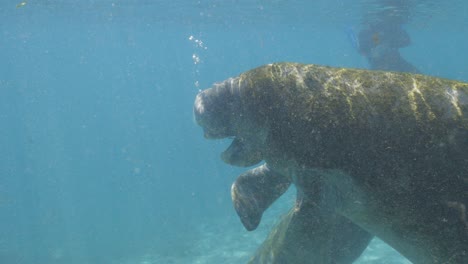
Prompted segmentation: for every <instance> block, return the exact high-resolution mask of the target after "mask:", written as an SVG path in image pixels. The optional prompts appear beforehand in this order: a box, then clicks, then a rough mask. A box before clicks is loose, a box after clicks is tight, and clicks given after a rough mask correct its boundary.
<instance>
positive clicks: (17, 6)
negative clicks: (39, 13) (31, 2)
mask: <svg viewBox="0 0 468 264" xmlns="http://www.w3.org/2000/svg"><path fill="white" fill-rule="evenodd" d="M27 3H28V2H26V1H23V2H20V3H18V4H17V5H16V8H20V7H23V6H25V5H26V4H27Z"/></svg>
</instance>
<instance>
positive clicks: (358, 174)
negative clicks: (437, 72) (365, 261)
mask: <svg viewBox="0 0 468 264" xmlns="http://www.w3.org/2000/svg"><path fill="white" fill-rule="evenodd" d="M194 114H195V118H196V121H197V123H198V124H199V125H200V126H202V127H203V129H204V132H205V137H206V138H209V139H216V138H227V137H234V140H233V143H232V144H231V146H230V147H229V148H228V149H227V150H226V151H225V152H223V154H222V159H223V160H224V161H225V162H226V163H228V164H232V165H235V166H252V165H255V164H257V163H259V162H261V161H262V160H264V161H265V165H263V166H261V167H258V168H256V169H254V170H251V171H249V172H247V173H246V174H244V175H241V176H240V177H239V179H238V180H237V181H236V182H235V183H234V184H233V187H232V198H233V202H234V206H235V209H236V211H237V212H238V214H239V216H240V218H241V221H242V223H243V224H244V226H245V227H246V228H247V229H248V230H253V229H255V228H256V227H257V225H258V224H259V222H260V219H261V215H262V213H263V211H264V210H265V209H266V208H268V206H270V205H271V204H272V203H273V202H274V201H275V200H276V199H277V198H278V197H279V196H281V195H282V194H283V193H284V191H285V190H286V189H287V188H288V186H289V184H291V183H293V184H295V186H296V188H297V190H298V193H297V202H296V205H295V207H294V208H293V209H292V211H291V212H290V213H289V214H288V215H287V216H286V217H285V218H283V220H282V221H281V222H280V224H279V225H278V226H277V227H276V228H275V230H274V231H273V232H272V233H271V234H270V236H269V238H268V239H267V240H266V241H265V243H264V244H263V245H262V248H261V249H260V250H259V252H257V255H256V256H254V258H253V259H252V260H251V261H252V263H352V261H354V259H355V258H356V257H357V256H359V254H360V253H361V252H362V250H363V249H364V248H365V246H366V245H367V243H368V242H369V239H370V238H371V235H369V233H370V234H372V235H376V236H378V237H379V238H380V239H382V240H383V241H385V242H386V243H387V244H389V245H391V246H392V247H393V248H395V249H396V250H397V251H399V252H400V253H401V254H402V255H403V256H405V257H406V258H408V259H409V260H410V261H412V262H413V263H415V264H431V263H434V264H436V263H447V264H459V263H468V222H467V214H466V206H467V205H468V84H466V83H460V82H455V81H450V80H444V79H439V78H434V77H428V76H422V75H411V74H403V73H401V74H400V73H386V72H378V71H375V72H374V71H365V70H353V69H339V68H331V67H321V66H316V65H302V64H294V63H280V64H272V65H266V66H263V67H259V68H257V69H254V70H251V71H248V72H246V73H244V74H241V75H240V76H239V77H237V78H233V79H229V80H226V81H225V82H223V83H221V84H217V85H215V86H214V87H213V88H211V89H207V90H205V91H203V92H201V93H199V94H198V95H197V97H196V100H195V106H194ZM364 230H365V231H364ZM342 249H345V250H344V251H343V250H342Z"/></svg>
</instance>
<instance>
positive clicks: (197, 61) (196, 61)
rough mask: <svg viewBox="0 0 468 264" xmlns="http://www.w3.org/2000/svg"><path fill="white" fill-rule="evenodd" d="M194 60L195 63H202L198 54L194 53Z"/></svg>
mask: <svg viewBox="0 0 468 264" xmlns="http://www.w3.org/2000/svg"><path fill="white" fill-rule="evenodd" d="M192 60H193V64H199V63H200V61H201V60H200V57H199V56H198V55H197V54H195V53H194V54H192Z"/></svg>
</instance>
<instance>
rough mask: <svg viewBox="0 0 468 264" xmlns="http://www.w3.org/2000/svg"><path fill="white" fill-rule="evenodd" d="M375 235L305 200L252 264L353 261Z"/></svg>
mask: <svg viewBox="0 0 468 264" xmlns="http://www.w3.org/2000/svg"><path fill="white" fill-rule="evenodd" d="M372 237H373V236H372V235H371V234H369V233H368V232H367V231H365V230H364V229H362V228H361V227H359V226H357V225H355V224H354V223H352V222H351V221H350V220H348V219H347V218H345V217H343V216H341V215H339V214H336V213H334V212H332V211H330V210H328V209H324V208H320V207H319V206H317V205H316V204H315V203H312V202H310V201H309V202H305V201H302V202H301V203H300V204H299V205H296V206H295V207H294V208H293V209H291V210H290V211H289V213H287V214H286V215H284V216H283V217H282V219H281V221H280V222H279V223H278V224H277V225H276V226H275V227H274V228H273V230H272V231H271V232H270V234H269V236H268V238H267V239H266V240H265V241H264V242H263V244H262V246H261V247H260V248H259V249H258V250H257V252H256V253H255V255H254V256H253V257H252V258H251V259H250V261H249V262H248V263H249V264H267V263H268V264H283V263H289V264H351V263H353V262H354V261H355V260H356V259H357V258H358V257H359V256H360V255H361V254H362V252H363V251H364V250H365V249H366V247H367V245H368V244H369V242H370V241H371V239H372Z"/></svg>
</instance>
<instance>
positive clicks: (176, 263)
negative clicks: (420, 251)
mask: <svg viewBox="0 0 468 264" xmlns="http://www.w3.org/2000/svg"><path fill="white" fill-rule="evenodd" d="M199 231H200V233H199V234H202V235H200V236H199V238H198V239H197V240H195V241H193V243H192V244H191V247H188V248H187V247H184V250H181V251H180V252H177V253H175V252H172V253H161V252H160V253H156V252H153V253H150V252H149V253H148V254H145V255H144V256H141V258H139V259H131V260H125V261H121V262H116V263H118V264H156V263H165V264H188V263H193V264H218V263H223V264H242V263H247V261H248V259H249V257H250V256H251V255H252V254H253V253H254V252H255V249H256V248H257V247H258V246H259V245H260V244H261V242H262V241H263V239H264V238H265V236H266V235H267V232H266V231H267V230H266V228H263V229H262V230H258V232H249V233H248V232H247V231H245V230H243V229H242V227H241V226H240V223H239V228H235V227H234V226H232V225H229V226H224V225H223V224H219V225H218V226H202V227H200V229H199ZM354 263H355V264H370V263H372V264H411V262H410V261H408V260H406V259H405V258H403V257H402V256H401V255H400V254H398V253H397V252H396V251H395V250H393V249H392V248H391V247H390V246H388V245H386V244H385V243H383V242H382V241H381V240H379V239H373V240H372V242H371V243H370V245H369V246H368V247H367V249H366V250H365V251H364V253H363V254H362V255H361V257H360V258H359V259H358V260H357V261H356V262H354Z"/></svg>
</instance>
